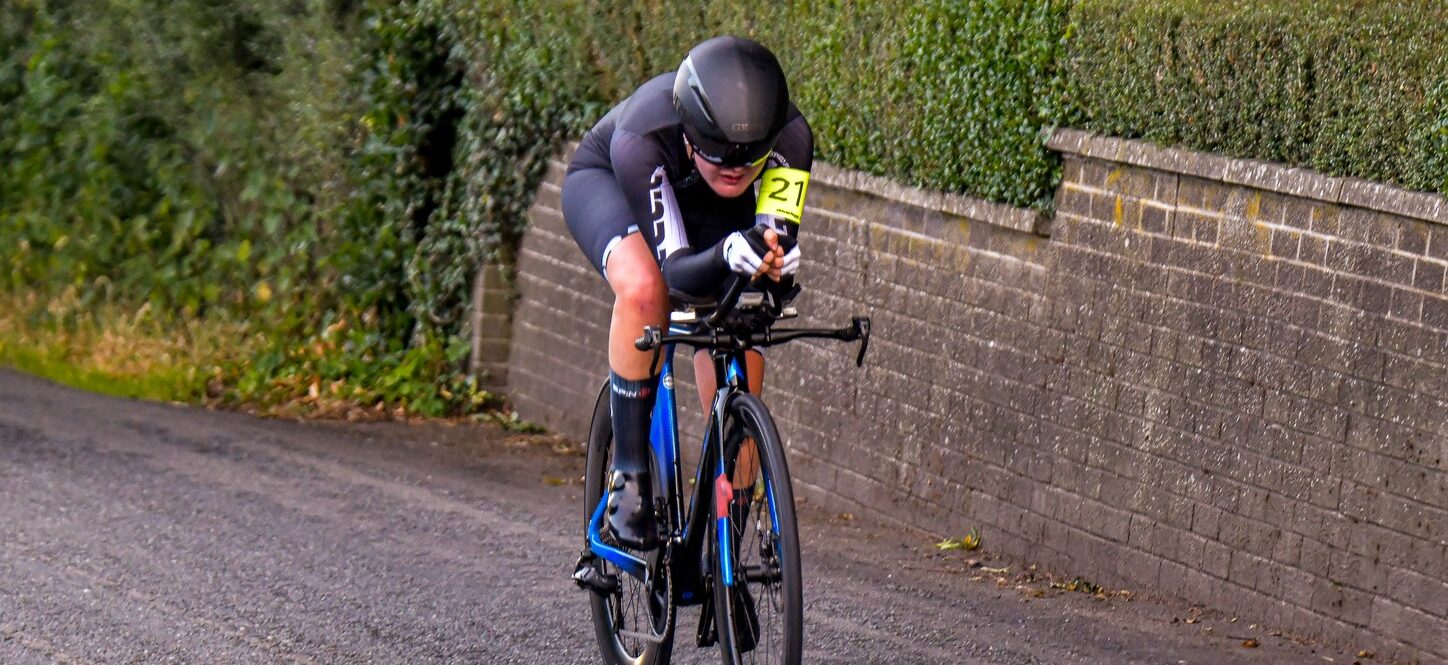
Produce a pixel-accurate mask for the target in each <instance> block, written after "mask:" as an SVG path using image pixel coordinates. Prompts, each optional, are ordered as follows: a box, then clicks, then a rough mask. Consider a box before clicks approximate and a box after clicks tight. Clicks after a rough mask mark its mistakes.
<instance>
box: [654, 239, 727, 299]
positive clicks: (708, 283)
mask: <svg viewBox="0 0 1448 665" xmlns="http://www.w3.org/2000/svg"><path fill="white" fill-rule="evenodd" d="M663 273H664V282H665V283H667V284H668V285H669V288H670V289H672V290H675V291H679V292H682V293H684V294H686V295H689V296H692V297H696V298H708V297H711V296H714V295H716V294H717V292H718V290H719V285H720V284H723V283H725V281H726V279H727V278H728V277H729V273H730V271H729V264H728V263H727V262H726V261H725V260H724V248H723V243H720V244H718V245H715V246H713V247H709V248H706V249H702V250H698V249H694V248H684V249H681V250H679V251H676V252H674V253H673V254H670V255H669V257H668V258H666V259H664V265H663Z"/></svg>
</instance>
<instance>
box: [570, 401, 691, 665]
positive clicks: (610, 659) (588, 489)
mask: <svg viewBox="0 0 1448 665" xmlns="http://www.w3.org/2000/svg"><path fill="white" fill-rule="evenodd" d="M612 450H613V417H612V415H611V414H610V412H609V400H608V383H607V382H605V383H604V384H603V390H602V391H600V392H599V395H598V402H597V403H596V404H594V407H593V422H592V423H591V424H590V425H589V428H588V456H587V461H586V463H585V471H584V494H583V508H584V518H583V519H584V529H585V530H586V529H587V528H588V521H589V520H590V519H591V518H592V517H593V512H594V509H596V508H597V507H598V502H599V500H600V499H602V498H603V492H604V482H605V477H606V476H607V475H608V469H609V460H610V457H611V455H612ZM593 565H595V566H597V567H598V569H599V572H601V573H605V574H611V575H617V576H618V579H619V583H620V584H619V593H618V594H610V595H607V596H605V595H603V594H601V593H596V592H589V594H588V604H589V609H590V613H591V614H592V616H593V629H594V631H593V632H594V636H595V637H596V638H597V639H598V647H599V651H600V652H601V653H602V654H603V660H604V662H606V663H608V664H609V665H668V662H669V658H670V655H671V654H672V652H673V646H674V624H675V618H676V613H677V608H676V607H675V605H674V603H673V600H672V598H669V597H668V596H669V593H670V592H669V590H668V588H667V586H664V587H663V588H662V595H663V596H664V597H665V601H664V605H665V607H666V609H665V610H664V611H663V612H661V613H658V614H662V616H657V615H656V613H655V612H654V611H653V610H651V609H650V607H649V594H650V592H651V591H652V589H649V588H645V586H644V584H643V583H642V582H640V581H638V580H637V579H634V578H633V577H632V576H630V575H628V574H626V573H623V572H620V571H618V570H617V569H616V568H614V567H613V566H612V565H610V564H609V563H608V562H607V561H605V560H604V559H603V558H601V557H599V558H596V559H594V562H593ZM643 616H647V617H648V620H647V621H646V622H641V621H639V618H640V617H643ZM621 620H622V621H621ZM639 623H645V625H643V626H638V627H639V628H644V629H646V630H648V632H649V633H650V634H652V635H654V636H655V637H656V638H657V639H658V641H657V642H650V641H646V640H642V639H639V638H631V637H628V636H625V635H622V634H621V633H622V632H623V631H627V630H630V628H631V627H633V626H635V625H636V624H639ZM634 632H637V631H634Z"/></svg>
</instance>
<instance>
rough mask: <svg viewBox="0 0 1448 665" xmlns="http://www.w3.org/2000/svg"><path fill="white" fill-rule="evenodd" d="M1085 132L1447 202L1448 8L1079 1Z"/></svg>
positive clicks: (1391, 2) (1076, 91)
mask: <svg viewBox="0 0 1448 665" xmlns="http://www.w3.org/2000/svg"><path fill="white" fill-rule="evenodd" d="M1072 17H1073V20H1074V22H1075V24H1076V25H1075V27H1074V30H1075V38H1074V39H1073V40H1072V41H1071V47H1070V56H1069V59H1068V63H1069V71H1070V76H1071V84H1072V85H1071V101H1072V102H1073V103H1074V104H1076V105H1077V106H1078V107H1079V108H1080V109H1081V112H1082V115H1083V117H1084V124H1085V126H1087V127H1089V128H1091V129H1095V130H1098V131H1100V132H1102V133H1105V134H1111V135H1116V136H1128V137H1145V138H1146V139H1148V140H1151V141H1154V142H1157V143H1162V144H1166V145H1183V146H1188V147H1192V148H1196V149H1200V150H1205V151H1210V152H1216V153H1222V154H1227V155H1231V156H1237V157H1249V158H1257V159H1265V160H1272V161H1279V162H1285V163H1288V164H1292V165H1298V166H1305V167H1309V168H1313V169H1316V170H1319V171H1323V172H1326V173H1331V174H1335V175H1350V176H1358V177H1362V178H1367V179H1370V180H1378V181H1382V182H1389V183H1395V184H1398V185H1401V186H1404V187H1408V188H1412V189H1418V190H1427V191H1438V192H1445V193H1448V157H1445V155H1448V4H1445V3H1443V2H1441V1H1439V0H1378V1H1376V2H1339V3H1333V2H1327V3H1322V2H1310V1H1307V0H1277V1H1275V2H1266V3H1239V2H1225V1H1220V0H1218V1H1208V0H1194V1H1187V2H1183V1H1179V0H1170V1H1162V0H1150V1H1142V0H1079V1H1078V3H1077V6H1076V8H1075V10H1074V11H1073V14H1072Z"/></svg>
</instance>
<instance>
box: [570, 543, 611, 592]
mask: <svg viewBox="0 0 1448 665" xmlns="http://www.w3.org/2000/svg"><path fill="white" fill-rule="evenodd" d="M594 558H595V557H594V556H593V554H591V553H589V554H584V555H583V556H580V557H578V563H577V564H575V565H574V567H573V582H574V583H575V584H577V585H578V588H580V589H584V590H586V591H592V592H594V593H598V594H602V595H605V596H610V595H613V594H616V593H618V591H619V583H618V576H617V575H612V574H609V573H605V572H603V571H601V570H599V569H598V566H595V565H593V561H594Z"/></svg>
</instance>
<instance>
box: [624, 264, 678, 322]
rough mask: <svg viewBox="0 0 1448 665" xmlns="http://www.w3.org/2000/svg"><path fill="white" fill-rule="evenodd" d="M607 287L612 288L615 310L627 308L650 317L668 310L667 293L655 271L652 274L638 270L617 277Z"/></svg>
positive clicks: (662, 281)
mask: <svg viewBox="0 0 1448 665" xmlns="http://www.w3.org/2000/svg"><path fill="white" fill-rule="evenodd" d="M609 285H610V286H612V287H613V294H614V307H616V308H618V307H622V308H627V309H628V311H631V312H637V313H639V314H644V315H648V316H650V317H656V316H659V315H661V314H662V313H663V312H664V311H665V310H666V309H667V308H668V305H669V293H668V290H667V289H665V288H664V280H663V278H662V277H660V276H659V272H658V270H657V269H655V270H653V272H652V274H649V272H647V271H642V270H640V271H636V272H632V273H628V274H624V275H619V276H617V277H615V278H614V279H611V280H609Z"/></svg>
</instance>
